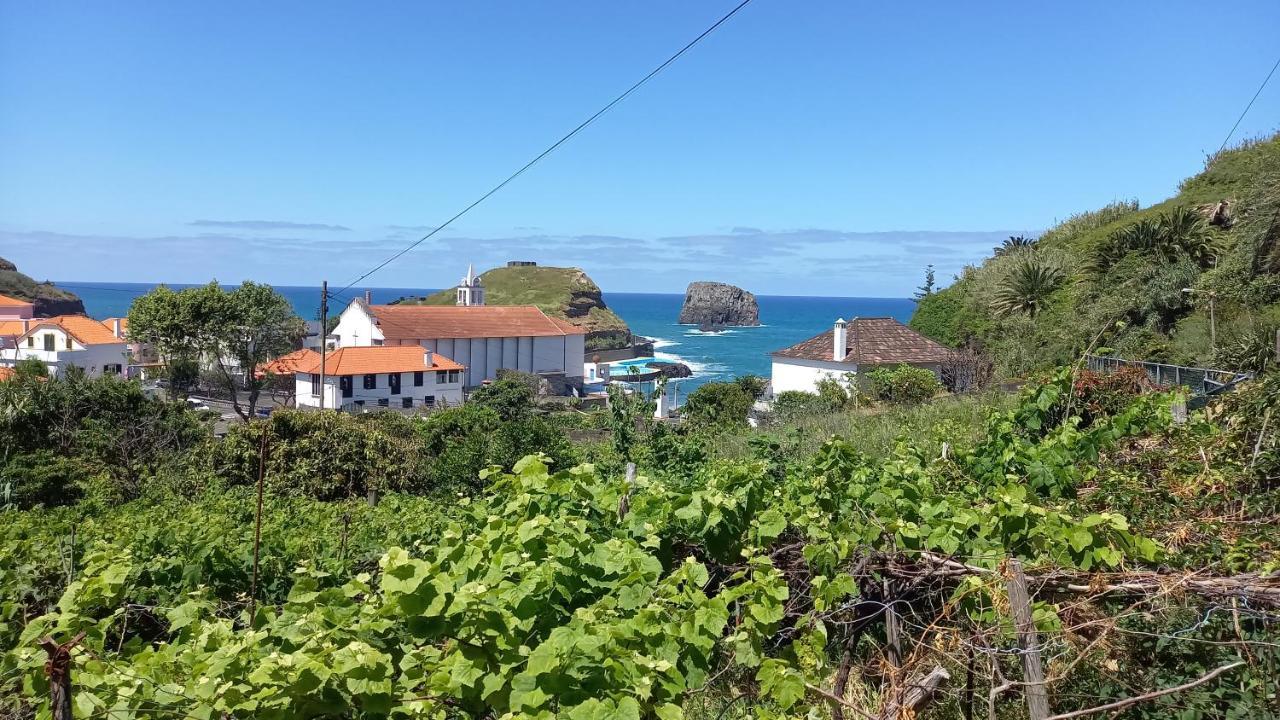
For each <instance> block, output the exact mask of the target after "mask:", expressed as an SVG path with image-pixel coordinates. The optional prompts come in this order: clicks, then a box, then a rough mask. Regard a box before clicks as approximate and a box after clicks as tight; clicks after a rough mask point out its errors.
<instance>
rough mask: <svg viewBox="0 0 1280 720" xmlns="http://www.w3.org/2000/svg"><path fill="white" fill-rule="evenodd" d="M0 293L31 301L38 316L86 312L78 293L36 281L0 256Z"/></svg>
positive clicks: (81, 313)
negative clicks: (77, 295)
mask: <svg viewBox="0 0 1280 720" xmlns="http://www.w3.org/2000/svg"><path fill="white" fill-rule="evenodd" d="M0 295H8V296H9V297H11V298H17V299H19V300H26V301H27V302H29V303H31V304H32V305H34V306H35V307H34V311H35V316H36V317H53V316H54V315H83V314H84V303H83V302H81V300H80V298H78V297H76V295H74V294H73V293H70V292H67V291H66V290H63V289H62V288H60V287H57V286H55V285H54V284H53V283H49V282H42V283H40V282H36V281H35V280H33V279H31V278H30V277H29V276H27V275H23V274H22V273H20V272H18V267H17V266H16V265H14V264H13V263H11V262H9V261H8V260H5V259H4V258H0Z"/></svg>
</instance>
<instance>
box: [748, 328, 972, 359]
mask: <svg viewBox="0 0 1280 720" xmlns="http://www.w3.org/2000/svg"><path fill="white" fill-rule="evenodd" d="M833 332H834V330H827V331H826V332H824V333H822V334H820V335H816V336H814V337H811V338H809V339H808V340H805V341H804V342H802V343H797V344H795V345H792V346H791V347H789V348H786V349H783V350H778V351H776V352H774V353H773V354H774V355H775V356H777V357H784V358H798V359H801V360H826V361H828V362H829V361H831V359H832V358H831V350H832V347H833V345H834V341H833V339H832V337H831V336H832V333H833ZM847 338H848V354H846V355H845V358H844V360H842V361H841V362H844V363H848V364H850V365H854V364H863V365H895V364H897V363H936V362H942V361H943V360H945V359H946V357H947V355H949V354H950V353H951V350H950V349H948V348H947V347H946V346H944V345H942V344H940V343H937V342H935V341H933V340H930V339H929V338H927V337H925V336H924V335H921V334H920V333H918V332H916V331H915V330H912V329H911V328H909V327H907V326H906V325H903V324H902V323H900V322H898V321H897V320H894V319H893V318H854V319H853V320H851V321H850V322H849V330H848V333H847Z"/></svg>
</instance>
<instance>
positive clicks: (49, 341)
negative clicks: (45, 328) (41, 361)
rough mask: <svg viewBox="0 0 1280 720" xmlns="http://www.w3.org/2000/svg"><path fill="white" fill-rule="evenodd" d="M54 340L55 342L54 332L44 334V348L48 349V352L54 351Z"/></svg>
mask: <svg viewBox="0 0 1280 720" xmlns="http://www.w3.org/2000/svg"><path fill="white" fill-rule="evenodd" d="M54 342H55V340H54V337H53V333H45V334H44V349H45V350H46V351H48V352H53V347H54V346H53V343H54Z"/></svg>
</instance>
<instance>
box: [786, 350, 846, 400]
mask: <svg viewBox="0 0 1280 720" xmlns="http://www.w3.org/2000/svg"><path fill="white" fill-rule="evenodd" d="M857 371H858V366H857V365H853V364H849V363H838V362H835V361H824V360H799V359H796V358H785V359H784V358H779V357H775V358H773V367H772V370H771V371H770V380H771V381H772V384H773V393H774V395H777V394H778V393H781V392H786V391H788V390H799V391H800V392H817V391H818V381H820V380H823V379H826V378H836V379H837V380H841V381H843V380H844V379H845V378H844V376H845V375H846V374H847V373H851V372H853V373H856V372H857Z"/></svg>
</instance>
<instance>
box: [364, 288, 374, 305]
mask: <svg viewBox="0 0 1280 720" xmlns="http://www.w3.org/2000/svg"><path fill="white" fill-rule="evenodd" d="M364 304H365V305H372V304H373V291H372V290H365V291H364Z"/></svg>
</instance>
